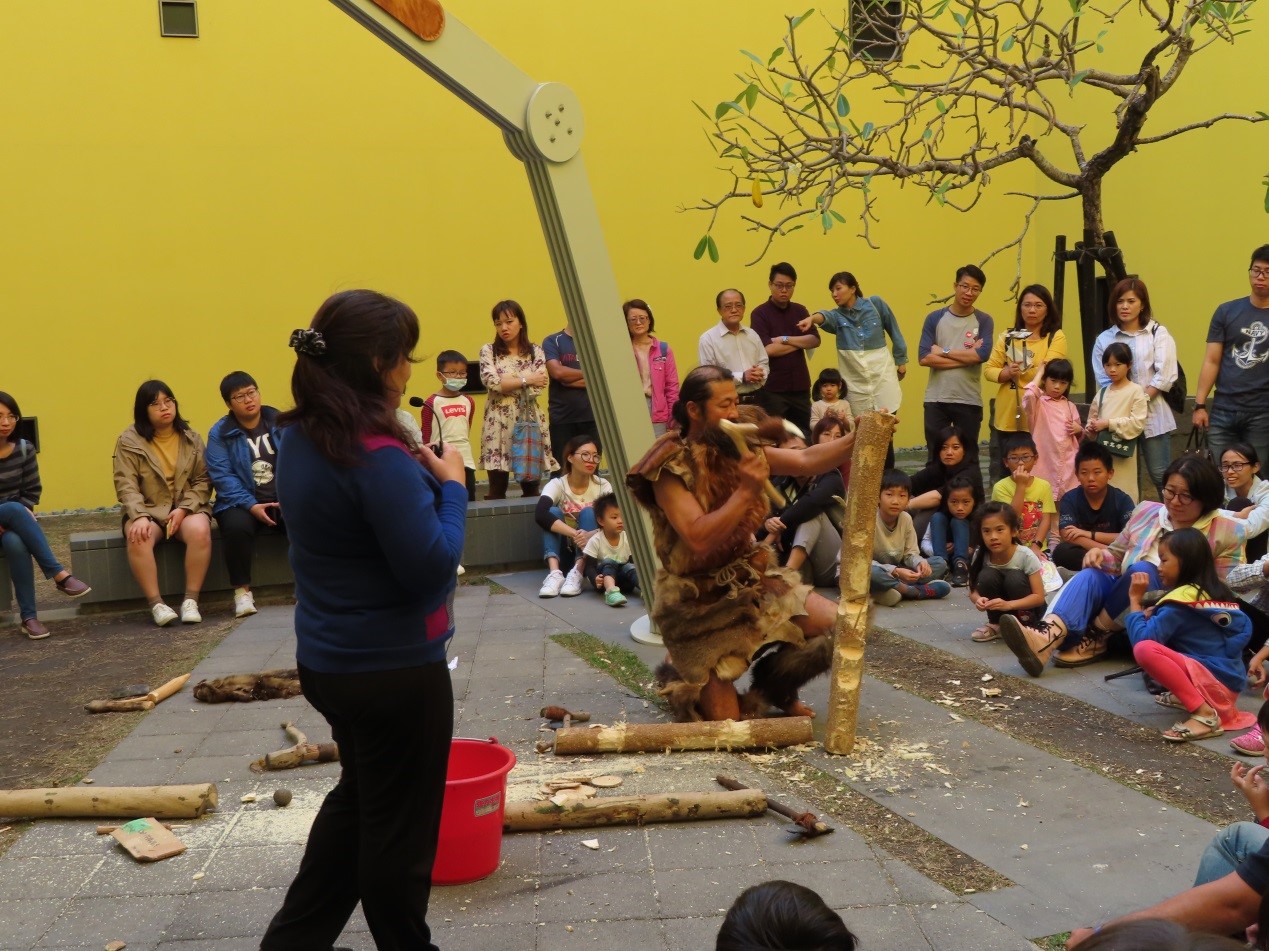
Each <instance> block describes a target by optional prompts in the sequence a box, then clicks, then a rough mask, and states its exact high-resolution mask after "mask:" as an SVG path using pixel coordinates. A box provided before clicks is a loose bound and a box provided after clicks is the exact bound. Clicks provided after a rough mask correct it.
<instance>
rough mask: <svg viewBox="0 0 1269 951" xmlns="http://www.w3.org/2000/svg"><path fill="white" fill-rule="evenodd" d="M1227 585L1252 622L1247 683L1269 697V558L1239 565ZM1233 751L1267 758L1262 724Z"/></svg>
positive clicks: (1231, 743)
mask: <svg viewBox="0 0 1269 951" xmlns="http://www.w3.org/2000/svg"><path fill="white" fill-rule="evenodd" d="M1225 583H1226V584H1227V585H1229V588H1230V590H1231V591H1233V592H1234V594H1235V595H1236V596H1237V597H1238V603H1239V604H1240V605H1242V609H1243V613H1244V614H1246V615H1247V616H1248V618H1250V619H1251V643H1250V645H1249V649H1250V650H1253V651H1255V653H1254V654H1253V655H1252V657H1251V659H1250V660H1249V661H1248V662H1247V680H1248V682H1249V683H1250V684H1251V686H1253V687H1256V688H1257V689H1259V688H1262V687H1264V688H1265V691H1266V697H1267V698H1269V686H1266V682H1265V681H1266V675H1265V662H1266V661H1269V641H1266V640H1265V638H1264V632H1263V629H1262V627H1261V625H1262V623H1263V619H1264V618H1265V612H1266V610H1269V558H1266V557H1261V558H1259V559H1258V560H1256V561H1254V562H1252V563H1251V564H1243V565H1235V566H1234V567H1233V568H1231V569H1229V574H1228V575H1226V576H1225ZM1229 746H1230V749H1232V750H1233V751H1234V752H1235V753H1242V754H1243V755H1244V756H1263V755H1264V754H1265V738H1264V732H1263V731H1262V730H1261V728H1260V725H1259V724H1257V725H1256V726H1254V727H1252V728H1251V729H1250V730H1248V731H1247V732H1246V733H1244V734H1243V735H1242V736H1236V737H1234V738H1233V739H1232V740H1230V741H1229Z"/></svg>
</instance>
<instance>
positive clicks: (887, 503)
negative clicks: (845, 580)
mask: <svg viewBox="0 0 1269 951" xmlns="http://www.w3.org/2000/svg"><path fill="white" fill-rule="evenodd" d="M911 494H912V480H911V479H910V478H908V475H907V473H904V472H900V471H899V470H898V469H887V470H886V471H885V473H884V474H883V475H882V476H881V499H880V501H879V502H878V504H877V525H876V528H875V529H874V531H873V542H872V583H871V585H870V587H871V590H872V599H873V602H874V603H876V604H883V605H885V606H886V607H889V608H892V607H894V606H895V605H896V604H898V603H899V602H900V601H903V600H908V601H924V600H927V599H930V598H946V597H947V596H948V595H949V594H951V592H952V586H951V585H950V584H948V583H947V582H946V581H940V580H939V579H940V578H942V577H943V576H944V575H946V574H947V561H946V559H943V558H939V557H938V556H935V557H933V558H931V559H930V560H929V561H926V560H925V559H924V558H922V557H921V548H920V546H919V545H918V544H917V536H916V529H915V528H914V527H913V526H912V516H911V515H909V514H908V512H907V508H908V499H909V497H910V496H911Z"/></svg>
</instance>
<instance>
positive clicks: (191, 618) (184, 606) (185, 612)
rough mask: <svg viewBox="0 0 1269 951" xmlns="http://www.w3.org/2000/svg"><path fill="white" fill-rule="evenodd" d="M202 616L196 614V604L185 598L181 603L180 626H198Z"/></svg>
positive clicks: (192, 600) (191, 599)
mask: <svg viewBox="0 0 1269 951" xmlns="http://www.w3.org/2000/svg"><path fill="white" fill-rule="evenodd" d="M202 620H203V616H202V615H201V614H199V613H198V602H197V601H195V600H194V599H193V598H186V599H185V600H184V601H182V602H181V623H182V624H200V623H202Z"/></svg>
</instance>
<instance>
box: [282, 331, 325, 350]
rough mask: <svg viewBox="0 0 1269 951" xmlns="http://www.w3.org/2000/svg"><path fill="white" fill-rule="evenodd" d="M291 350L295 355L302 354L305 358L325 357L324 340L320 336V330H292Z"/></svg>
mask: <svg viewBox="0 0 1269 951" xmlns="http://www.w3.org/2000/svg"><path fill="white" fill-rule="evenodd" d="M290 346H291V349H292V350H294V351H295V352H296V353H302V354H304V356H306V357H321V356H325V355H326V339H325V338H324V337H323V336H322V333H321V331H320V330H312V329H305V330H293V331H291V343H290Z"/></svg>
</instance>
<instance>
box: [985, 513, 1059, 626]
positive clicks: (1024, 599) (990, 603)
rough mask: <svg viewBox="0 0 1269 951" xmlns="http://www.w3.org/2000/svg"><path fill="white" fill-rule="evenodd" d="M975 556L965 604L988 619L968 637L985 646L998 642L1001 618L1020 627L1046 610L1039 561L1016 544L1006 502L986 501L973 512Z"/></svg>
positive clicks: (1012, 515)
mask: <svg viewBox="0 0 1269 951" xmlns="http://www.w3.org/2000/svg"><path fill="white" fill-rule="evenodd" d="M974 528H975V532H974V534H975V535H976V536H977V537H978V540H979V543H980V544H979V546H978V551H977V552H976V553H975V554H974V560H973V562H971V564H970V568H969V600H970V603H971V604H973V605H974V607H975V608H977V609H978V610H979V611H983V612H985V613H986V615H987V622H986V623H985V624H983V625H982V626H981V627H979V628H978V629H977V630H975V631H974V632H973V633H972V634H970V639H971V640H973V641H975V642H977V643H979V644H985V643H987V642H988V641H994V640H996V639H997V638H999V637H1000V619H1001V617H1003V616H1004V615H1006V614H1008V615H1011V616H1012V617H1013V618H1015V619H1016V620H1017V621H1018V622H1019V623H1021V624H1031V623H1034V621H1035V618H1036V616H1037V614H1038V612H1039V611H1040V610H1041V609H1043V608H1044V566H1043V564H1042V563H1041V560H1040V556H1039V555H1037V554H1036V553H1035V552H1034V551H1032V550H1031V549H1030V548H1028V547H1027V546H1025V545H1023V544H1022V543H1021V542H1020V541H1019V539H1018V529H1019V518H1018V513H1017V512H1015V511H1014V510H1013V507H1012V506H1011V505H1009V503H1008V502H995V501H992V502H985V503H983V504H982V505H981V506H980V507H979V508H978V510H977V511H976V512H975V513H974Z"/></svg>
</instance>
